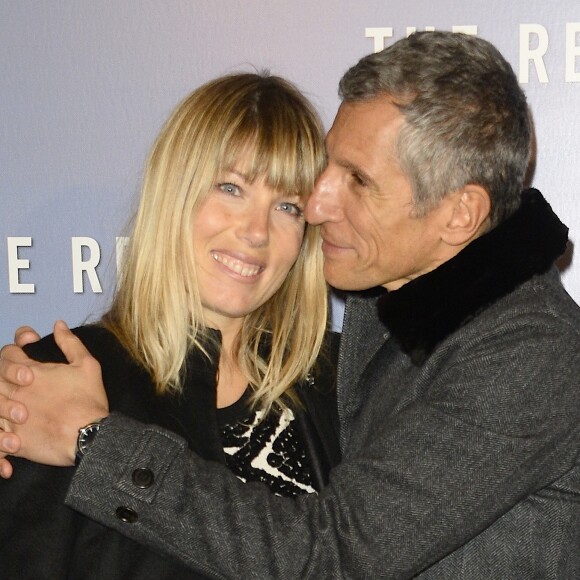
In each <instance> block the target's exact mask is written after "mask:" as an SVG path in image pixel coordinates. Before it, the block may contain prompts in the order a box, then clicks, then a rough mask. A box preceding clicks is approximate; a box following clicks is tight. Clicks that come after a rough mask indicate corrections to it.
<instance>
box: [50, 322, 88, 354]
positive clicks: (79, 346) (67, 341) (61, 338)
mask: <svg viewBox="0 0 580 580" xmlns="http://www.w3.org/2000/svg"><path fill="white" fill-rule="evenodd" d="M54 340H55V341H56V344H57V345H58V346H59V348H60V350H62V352H63V353H64V355H65V356H66V360H67V361H68V362H69V363H71V364H80V363H81V362H82V361H83V360H84V359H87V358H90V359H92V356H91V354H90V353H89V351H88V350H87V349H86V347H85V345H84V344H83V343H82V342H81V341H80V339H79V338H77V337H76V336H75V335H74V334H73V333H72V332H71V331H70V330H69V328H68V326H67V324H66V322H64V321H62V320H57V321H56V322H55V323H54Z"/></svg>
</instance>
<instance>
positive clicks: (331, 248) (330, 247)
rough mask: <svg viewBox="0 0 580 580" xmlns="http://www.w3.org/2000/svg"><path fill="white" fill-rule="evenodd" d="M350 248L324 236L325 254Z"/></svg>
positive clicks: (323, 249) (323, 247) (323, 248)
mask: <svg viewBox="0 0 580 580" xmlns="http://www.w3.org/2000/svg"><path fill="white" fill-rule="evenodd" d="M348 249H349V248H347V247H345V246H343V245H340V244H335V243H333V242H332V241H330V240H329V239H328V238H322V252H323V253H324V254H333V253H337V252H344V251H346V250H348Z"/></svg>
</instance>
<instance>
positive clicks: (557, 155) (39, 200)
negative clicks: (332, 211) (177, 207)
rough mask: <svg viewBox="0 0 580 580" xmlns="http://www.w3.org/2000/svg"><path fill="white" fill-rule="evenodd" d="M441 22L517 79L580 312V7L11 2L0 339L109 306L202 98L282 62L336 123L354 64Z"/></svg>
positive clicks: (497, 0)
mask: <svg viewBox="0 0 580 580" xmlns="http://www.w3.org/2000/svg"><path fill="white" fill-rule="evenodd" d="M427 28H434V29H439V30H452V29H454V30H463V31H466V32H469V33H471V34H477V35H480V36H482V37H484V38H486V39H488V40H490V41H492V42H493V43H494V44H495V45H496V46H497V47H498V48H499V49H500V50H501V51H502V52H503V54H504V55H505V56H506V57H507V58H508V60H509V61H510V62H511V63H512V65H513V67H514V69H515V70H516V73H517V75H518V77H519V79H520V82H521V84H522V87H523V89H524V90H525V92H526V93H527V95H528V98H529V101H530V103H531V107H532V110H533V114H534V118H535V124H536V131H537V141H538V150H537V163H536V171H535V174H534V179H533V185H534V186H536V187H538V188H539V189H541V190H542V191H543V192H544V194H545V195H546V197H547V198H548V200H549V201H550V202H551V203H552V205H553V207H554V209H555V210H556V212H557V213H558V214H559V215H560V216H561V217H562V218H563V220H564V221H565V222H566V223H567V224H568V226H569V227H570V229H571V240H572V244H571V246H570V248H569V252H568V254H567V256H566V258H565V259H564V260H563V261H562V262H561V267H562V271H563V278H564V283H565V285H566V287H567V289H568V291H569V292H570V294H571V295H572V296H573V297H574V298H575V299H576V301H578V302H580V273H579V272H580V261H579V260H577V259H575V258H574V244H575V243H577V242H576V240H578V239H579V236H580V204H579V203H578V202H577V200H576V196H577V191H578V187H579V183H580V147H579V145H578V143H579V142H580V3H579V2H578V0H557V1H546V0H512V1H511V2H505V1H504V0H486V1H485V2H483V1H480V0H464V1H463V2H455V0H440V1H439V2H432V0H410V1H408V2H395V1H392V0H317V1H316V2H313V1H312V0H293V1H292V2H290V1H288V0H123V1H122V2H119V1H118V0H92V1H89V0H59V1H58V2H50V1H48V0H17V1H15V0H0V87H1V90H0V201H1V204H0V245H2V246H3V248H2V249H1V250H0V344H2V343H5V342H7V341H9V340H11V337H12V333H13V330H14V328H15V327H16V326H18V325H20V324H22V323H27V324H31V325H34V326H35V327H36V328H37V329H38V330H39V331H41V332H42V333H43V334H44V333H46V332H49V331H50V330H51V328H52V322H53V320H54V319H55V318H57V317H60V318H64V319H66V320H67V321H68V322H69V324H71V325H76V324H79V323H81V322H83V321H85V320H86V319H91V318H95V317H98V316H99V314H100V313H101V312H102V311H103V309H104V308H105V307H106V305H107V304H108V302H109V300H110V297H111V292H112V290H113V288H114V281H115V275H116V260H117V258H118V254H119V252H118V251H117V249H118V248H120V247H121V245H122V241H118V240H119V238H121V237H122V236H123V235H124V234H125V233H126V232H125V230H124V226H125V223H126V222H127V219H128V217H129V215H130V213H131V211H132V209H133V207H134V200H135V197H136V194H137V192H138V187H139V181H140V174H141V168H142V165H143V161H144V158H145V155H146V152H147V150H148V148H149V146H150V144H151V143H152V141H153V139H154V137H155V135H156V134H157V132H158V130H159V129H160V126H161V124H162V122H163V121H164V119H165V118H166V116H167V115H168V113H169V112H170V110H171V109H172V108H173V107H174V105H175V104H176V103H177V102H178V101H179V100H181V98H182V97H184V96H185V95H186V94H187V93H188V92H190V91H191V90H192V89H193V88H194V87H196V86H197V85H199V84H201V83H203V82H205V81H207V80H209V79H210V78H212V77H215V76H217V75H221V74H224V73H228V72H233V71H238V70H251V69H254V68H256V69H262V68H268V69H270V70H271V71H272V72H273V73H276V74H279V75H282V76H286V77H288V78H289V79H291V80H293V81H294V82H296V83H297V84H298V85H299V87H300V88H301V89H302V90H304V91H305V92H306V93H307V94H308V95H309V97H310V98H311V99H312V101H313V102H314V103H315V105H316V106H317V107H318V109H319V110H320V113H321V115H322V118H323V120H324V122H325V124H326V126H327V127H329V126H330V123H331V122H332V119H333V117H334V114H335V112H336V109H337V106H338V98H337V96H336V87H337V82H338V79H339V78H340V76H341V75H342V73H343V72H344V71H345V70H346V68H348V67H349V66H350V65H352V64H354V63H355V62H356V61H357V60H358V59H359V58H360V57H361V56H363V55H364V54H366V53H369V52H371V51H373V50H379V49H381V48H383V46H386V45H387V44H389V43H392V42H393V41H394V40H396V39H399V38H402V37H404V36H405V35H407V34H408V33H409V32H410V31H412V30H415V29H418V30H423V29H427ZM335 323H336V324H337V325H338V324H340V312H339V311H338V312H336V314H335Z"/></svg>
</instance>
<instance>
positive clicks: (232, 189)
mask: <svg viewBox="0 0 580 580" xmlns="http://www.w3.org/2000/svg"><path fill="white" fill-rule="evenodd" d="M218 188H219V189H220V190H221V191H223V192H224V193H227V194H229V195H238V194H239V193H240V188H239V187H238V186H237V185H236V184H235V183H218Z"/></svg>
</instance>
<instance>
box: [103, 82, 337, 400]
mask: <svg viewBox="0 0 580 580" xmlns="http://www.w3.org/2000/svg"><path fill="white" fill-rule="evenodd" d="M321 127H322V126H321V123H320V120H319V118H318V116H317V114H316V112H315V111H314V109H313V108H312V107H311V105H310V104H309V103H308V101H307V100H306V99H305V98H304V97H303V96H302V95H301V94H300V92H299V91H298V90H297V89H296V88H295V87H294V86H293V85H292V84H290V83H288V82H287V81H284V80H283V79H279V78H277V77H269V76H260V75H256V74H240V75H232V76H228V77H222V78H220V79H217V80H215V81H211V82H209V83H207V84H206V85H204V86H202V87H200V88H199V89H198V90H196V91H195V92H194V93H192V94H191V95H190V96H189V97H187V98H186V99H185V100H184V101H183V102H182V103H181V104H180V105H179V106H178V107H177V108H176V109H175V111H174V112H173V113H172V115H171V116H170V118H169V120H168V121H167V123H166V124H165V126H164V128H163V130H162V131H161V133H160V135H159V137H158V138H157V140H156V142H155V144H154V146H153V149H152V151H151V154H150V156H149V158H148V161H147V164H146V167H145V173H144V178H143V184H142V191H141V200H140V204H139V208H138V211H137V214H136V216H135V223H134V230H133V234H132V236H131V242H130V246H129V248H128V250H127V254H126V259H125V265H124V270H123V274H122V277H121V280H120V284H119V287H118V289H117V293H116V295H115V298H114V301H113V304H112V307H111V310H110V311H109V313H108V314H107V315H105V317H104V318H103V322H104V324H105V325H106V326H107V327H108V328H109V329H110V330H112V331H113V332H114V333H115V334H116V335H117V337H118V338H119V339H120V341H121V343H122V344H123V345H124V346H125V347H126V348H127V349H128V351H129V352H130V353H131V355H132V357H133V358H134V359H135V360H136V361H137V362H138V363H140V364H141V365H142V366H143V367H144V368H145V369H146V370H147V371H148V372H149V373H150V374H151V376H152V377H153V379H154V381H155V384H156V386H157V389H158V391H159V392H164V391H166V390H174V389H177V390H179V389H180V388H181V382H182V377H183V376H184V375H183V373H184V371H185V360H186V358H187V352H188V350H189V349H190V348H191V347H192V346H194V347H196V348H200V349H202V350H203V344H204V342H205V338H206V336H207V334H208V333H207V332H206V328H205V323H204V320H203V308H202V304H201V300H200V295H199V289H198V282H197V275H196V267H195V260H194V251H193V246H192V243H191V240H192V238H193V235H192V227H193V218H194V216H195V213H196V211H197V210H198V208H199V207H200V205H201V203H202V202H203V200H204V199H205V197H206V196H207V195H208V193H209V191H211V189H212V187H213V186H214V185H215V183H216V180H217V179H218V176H219V174H220V173H221V172H223V171H224V170H231V169H232V168H236V167H237V164H238V163H243V171H244V173H245V174H247V175H248V176H249V177H250V179H255V178H258V177H264V178H265V180H266V183H267V184H268V186H269V187H271V188H272V189H274V190H276V191H279V192H284V193H288V194H289V195H298V196H300V197H301V198H302V199H303V200H304V201H305V200H306V197H307V196H308V195H309V193H310V192H311V191H312V189H313V187H314V183H315V180H316V178H317V177H318V175H319V174H320V172H321V171H322V170H323V168H324V163H325V154H324V141H323V136H322V128H321ZM326 300H327V296H326V284H325V282H324V278H323V275H322V255H321V252H320V237H319V234H318V229H317V228H312V227H311V226H307V227H306V233H305V237H304V243H303V246H302V249H301V252H300V255H299V258H298V261H297V263H296V264H295V265H294V267H293V268H292V270H291V271H290V274H289V276H288V278H287V280H286V281H285V282H284V283H283V285H282V287H281V289H280V290H279V291H278V292H277V293H276V294H275V295H274V296H273V297H272V299H271V300H270V301H268V303H266V304H265V305H264V306H262V307H261V308H260V309H259V310H258V311H257V312H254V313H252V314H250V315H248V316H247V317H246V320H245V322H244V328H243V330H242V335H241V336H240V340H239V342H238V345H239V351H238V353H237V355H238V360H239V361H240V365H241V368H242V369H243V371H244V373H245V374H246V375H247V377H248V380H249V382H250V384H251V385H252V388H253V389H254V391H255V400H256V401H260V403H261V404H262V405H263V406H264V408H265V409H269V408H270V407H271V406H272V405H275V406H276V405H277V406H279V405H283V402H281V400H280V397H282V395H283V394H284V393H287V392H288V393H289V392H290V390H291V387H292V385H293V384H294V383H295V382H296V381H297V380H300V379H301V378H304V377H305V376H306V374H307V373H308V371H309V369H310V368H311V367H312V365H313V364H314V361H315V359H316V356H317V354H318V351H319V349H320V346H321V344H322V340H323V335H324V330H325V328H326V312H327V304H326ZM266 343H267V344H268V345H271V348H270V353H269V357H267V358H263V357H264V354H263V346H264V344H266Z"/></svg>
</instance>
